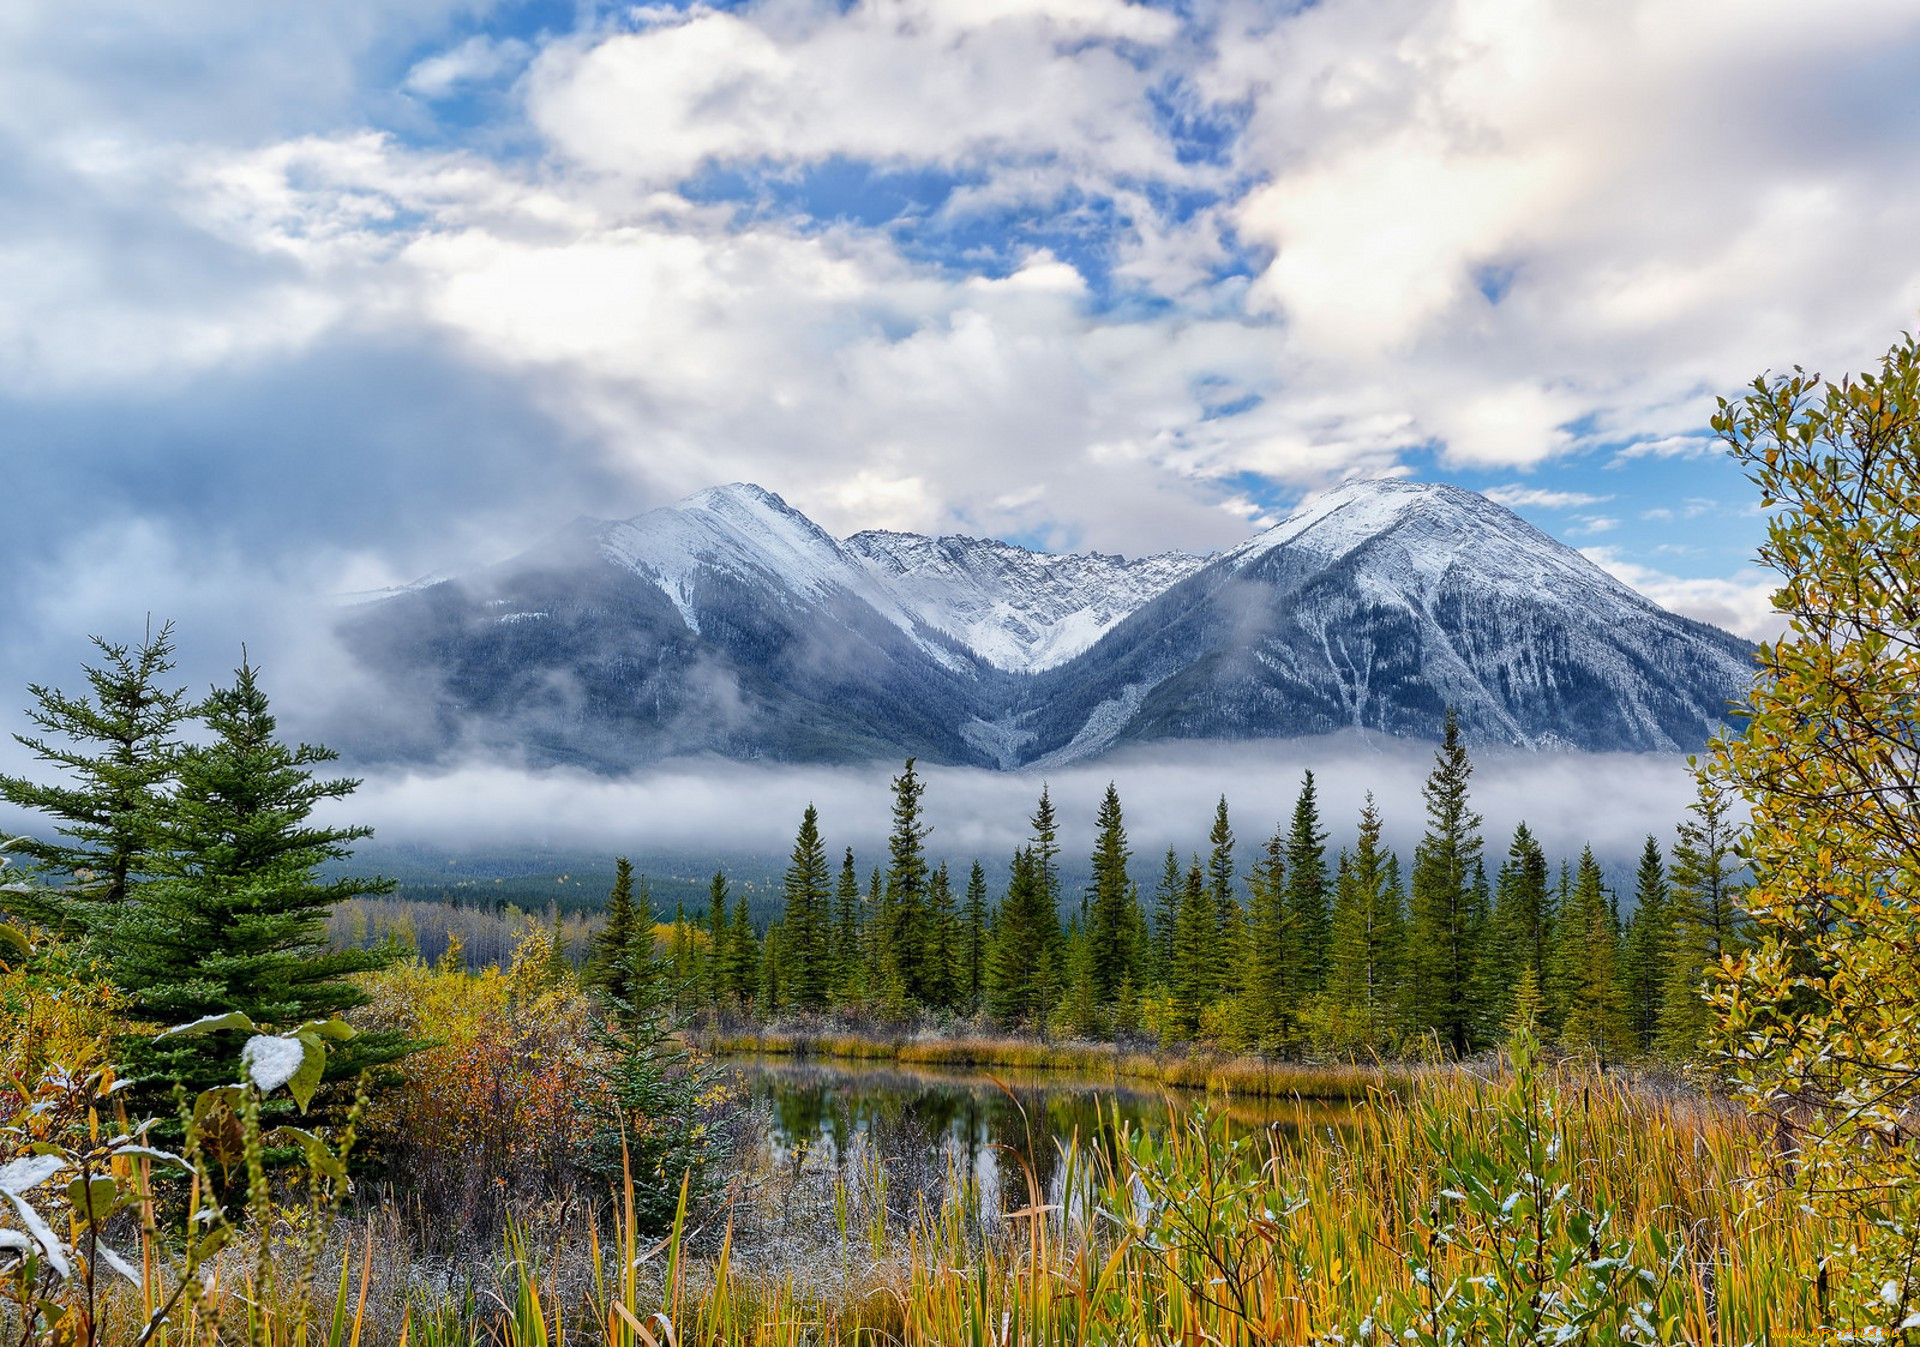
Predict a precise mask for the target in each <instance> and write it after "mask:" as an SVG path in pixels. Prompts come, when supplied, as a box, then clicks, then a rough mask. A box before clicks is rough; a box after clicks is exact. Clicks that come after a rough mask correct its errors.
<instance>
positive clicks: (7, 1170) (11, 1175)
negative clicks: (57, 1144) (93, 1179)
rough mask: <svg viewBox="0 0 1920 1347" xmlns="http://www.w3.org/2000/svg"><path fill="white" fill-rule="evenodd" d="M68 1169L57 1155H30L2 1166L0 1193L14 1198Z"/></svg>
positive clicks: (0, 1168) (0, 1166) (0, 1170)
mask: <svg viewBox="0 0 1920 1347" xmlns="http://www.w3.org/2000/svg"><path fill="white" fill-rule="evenodd" d="M66 1167H67V1162H66V1161H65V1160H64V1159H62V1158H61V1157H60V1156H57V1155H29V1156H27V1157H26V1158H24V1159H21V1160H15V1161H12V1162H11V1163H9V1164H4V1165H0V1193H5V1194H6V1195H7V1196H8V1197H13V1196H14V1195H16V1194H18V1193H24V1192H28V1191H30V1190H31V1189H34V1188H38V1187H39V1186H40V1185H41V1184H43V1183H45V1182H46V1181H47V1180H48V1179H50V1178H52V1177H53V1176H54V1175H55V1174H58V1173H59V1172H60V1171H61V1170H63V1169H65V1168H66Z"/></svg>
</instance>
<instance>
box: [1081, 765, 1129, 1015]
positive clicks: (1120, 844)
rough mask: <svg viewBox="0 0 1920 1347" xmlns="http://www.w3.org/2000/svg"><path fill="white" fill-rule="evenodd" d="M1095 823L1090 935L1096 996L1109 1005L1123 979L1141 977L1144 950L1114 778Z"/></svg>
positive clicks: (1125, 829)
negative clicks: (1136, 940)
mask: <svg viewBox="0 0 1920 1347" xmlns="http://www.w3.org/2000/svg"><path fill="white" fill-rule="evenodd" d="M1095 828H1096V829H1097V831H1096V833H1095V837H1094V844H1093V860H1092V871H1093V880H1092V882H1091V884H1089V886H1088V890H1087V891H1088V895H1089V897H1090V898H1091V903H1090V906H1089V913H1090V917H1089V924H1088V929H1087V932H1086V937H1087V945H1088V958H1089V959H1090V961H1091V968H1092V974H1091V975H1092V979H1093V995H1094V999H1095V1000H1096V1001H1098V1002H1099V1003H1100V1004H1101V1005H1109V1004H1111V1003H1112V1002H1113V1001H1114V1000H1115V999H1116V998H1117V997H1118V996H1119V994H1120V986H1121V984H1122V983H1124V982H1127V981H1129V980H1134V981H1137V980H1138V976H1139V969H1138V962H1137V960H1138V951H1136V950H1135V948H1134V944H1133V934H1134V930H1135V927H1136V925H1137V923H1136V922H1135V920H1134V914H1133V911H1132V908H1133V906H1134V897H1133V883H1132V881H1131V880H1129V879H1128V878H1127V857H1128V856H1130V855H1131V854H1132V852H1131V851H1130V850H1129V849H1128V847H1127V827H1126V822H1125V820H1124V819H1123V818H1122V816H1121V813H1120V793H1119V791H1118V790H1116V789H1115V788H1114V784H1113V783H1112V782H1111V781H1109V782H1108V783H1107V793H1106V796H1105V797H1104V798H1103V799H1102V800H1101V802H1100V814H1099V818H1098V820H1097V821H1096V823H1095Z"/></svg>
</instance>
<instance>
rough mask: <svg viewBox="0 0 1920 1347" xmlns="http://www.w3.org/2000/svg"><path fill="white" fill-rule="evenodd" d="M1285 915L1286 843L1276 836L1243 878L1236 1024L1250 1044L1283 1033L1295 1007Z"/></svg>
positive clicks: (1294, 980)
mask: <svg viewBox="0 0 1920 1347" xmlns="http://www.w3.org/2000/svg"><path fill="white" fill-rule="evenodd" d="M1290 915H1291V914H1290V913H1289V912H1288V910H1287V861H1286V843H1285V840H1284V839H1283V838H1282V837H1281V835H1280V834H1279V833H1277V832H1276V833H1274V835H1273V836H1272V837H1271V838H1269V839H1268V840H1267V846H1266V850H1265V852H1264V853H1263V854H1262V855H1261V857H1260V859H1259V860H1257V861H1255V862H1254V866H1253V871H1252V873H1251V874H1249V875H1248V876H1247V938H1246V958H1245V959H1244V960H1242V961H1241V964H1240V980H1239V989H1240V1000H1241V1006H1242V1010H1241V1020H1242V1022H1243V1024H1244V1027H1245V1030H1246V1035H1247V1038H1248V1039H1249V1041H1252V1042H1261V1041H1265V1040H1269V1039H1274V1038H1277V1037H1279V1036H1280V1035H1282V1034H1284V1033H1285V1032H1286V1030H1287V1029H1288V1027H1289V1025H1288V1020H1289V1018H1290V1017H1291V1015H1292V1014H1293V1013H1294V1012H1295V1011H1296V1010H1297V1009H1298V1008H1299V1001H1300V996H1299V993H1300V986H1299V983H1298V980H1297V978H1298V967H1299V966H1298V964H1297V963H1296V962H1295V961H1294V958H1293V955H1294V953H1295V951H1294V947H1293V934H1294V932H1293V926H1292V922H1291V920H1290Z"/></svg>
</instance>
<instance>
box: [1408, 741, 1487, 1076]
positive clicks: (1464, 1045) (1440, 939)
mask: <svg viewBox="0 0 1920 1347" xmlns="http://www.w3.org/2000/svg"><path fill="white" fill-rule="evenodd" d="M1435 759H1436V761H1435V765H1434V769H1433V772H1432V774H1431V775H1429V776H1428V777H1427V784H1426V787H1425V789H1424V791H1423V794H1424V796H1425V798H1426V804H1427V831H1426V835H1425V836H1424V837H1422V838H1421V840H1420V845H1419V847H1418V848H1417V849H1416V850H1415V851H1414V854H1413V894H1412V901H1411V904H1410V907H1411V912H1410V921H1409V932H1408V934H1409V941H1408V943H1409V948H1410V952H1411V958H1410V960H1409V965H1410V966H1409V970H1408V971H1409V973H1410V979H1409V982H1410V985H1409V988H1408V993H1409V998H1410V1003H1411V1005H1410V1009H1411V1012H1412V1020H1413V1024H1414V1026H1415V1027H1416V1028H1417V1029H1418V1030H1419V1031H1421V1032H1430V1033H1433V1034H1435V1035H1437V1036H1438V1038H1439V1040H1440V1042H1441V1044H1442V1045H1444V1046H1446V1047H1448V1048H1450V1049H1452V1051H1453V1052H1455V1053H1456V1054H1461V1055H1464V1054H1465V1053H1467V1052H1468V1051H1470V1050H1471V1049H1472V1048H1473V1046H1474V1043H1473V1034H1474V1029H1475V1021H1476V1011H1477V1007H1476V1005H1475V1004H1474V1002H1475V997H1474V990H1475V971H1476V961H1477V958H1478V955H1479V946H1480V941H1481V937H1482V934H1483V927H1484V924H1485V913H1484V910H1476V903H1475V885H1474V870H1475V867H1476V866H1477V865H1478V864H1479V861H1480V848H1481V838H1480V816H1479V815H1478V814H1476V813H1474V812H1473V811H1472V809H1471V808H1470V807H1469V805H1468V797H1467V783H1468V780H1469V778H1470V777H1471V776H1472V775H1473V765H1472V763H1471V762H1470V761H1469V760H1468V757H1467V749H1466V745H1465V743H1464V742H1462V740H1461V738H1460V723H1459V720H1458V718H1457V717H1456V716H1455V714H1454V712H1453V709H1452V708H1451V707H1449V708H1448V709H1447V717H1446V723H1445V733H1444V737H1443V740H1442V743H1441V747H1440V750H1439V752H1438V753H1437V754H1435Z"/></svg>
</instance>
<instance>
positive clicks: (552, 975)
mask: <svg viewBox="0 0 1920 1347" xmlns="http://www.w3.org/2000/svg"><path fill="white" fill-rule="evenodd" d="M572 976H573V960H571V959H569V958H568V957H567V933H566V931H565V929H564V928H563V927H562V926H561V922H560V904H558V903H555V904H554V905H553V921H552V924H551V929H550V930H549V931H548V932H547V982H548V983H549V985H552V986H559V985H560V984H561V983H564V982H565V981H567V979H568V978H570V977H572Z"/></svg>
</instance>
